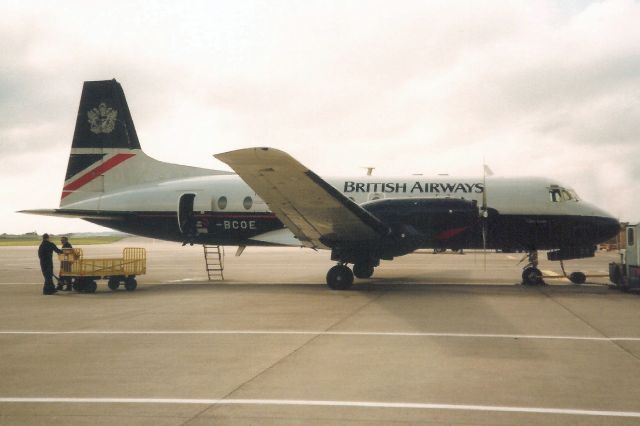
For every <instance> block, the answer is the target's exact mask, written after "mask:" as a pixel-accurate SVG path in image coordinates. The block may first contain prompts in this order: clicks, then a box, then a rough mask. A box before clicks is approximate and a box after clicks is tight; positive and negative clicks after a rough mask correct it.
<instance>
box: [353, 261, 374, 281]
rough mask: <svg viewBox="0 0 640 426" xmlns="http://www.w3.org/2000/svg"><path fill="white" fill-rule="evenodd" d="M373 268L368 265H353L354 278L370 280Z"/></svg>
mask: <svg viewBox="0 0 640 426" xmlns="http://www.w3.org/2000/svg"><path fill="white" fill-rule="evenodd" d="M373 271H374V268H373V266H372V265H369V264H368V263H354V265H353V275H355V276H356V278H371V277H372V276H373Z"/></svg>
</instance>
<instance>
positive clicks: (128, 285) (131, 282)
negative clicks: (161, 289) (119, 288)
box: [124, 277, 138, 291]
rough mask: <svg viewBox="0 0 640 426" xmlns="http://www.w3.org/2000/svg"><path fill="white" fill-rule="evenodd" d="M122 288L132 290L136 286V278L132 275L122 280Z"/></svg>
mask: <svg viewBox="0 0 640 426" xmlns="http://www.w3.org/2000/svg"><path fill="white" fill-rule="evenodd" d="M124 288H125V289H126V290H127V291H134V290H135V289H136V288H138V281H136V279H135V278H133V277H128V278H127V279H126V280H125V281H124Z"/></svg>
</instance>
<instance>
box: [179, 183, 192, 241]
mask: <svg viewBox="0 0 640 426" xmlns="http://www.w3.org/2000/svg"><path fill="white" fill-rule="evenodd" d="M195 200H196V194H194V193H187V194H182V195H181V196H180V200H179V202H178V227H179V228H180V232H181V233H182V234H183V235H185V234H188V233H189V232H190V231H192V230H193V228H195V221H196V219H195V212H194V210H193V208H194V204H195Z"/></svg>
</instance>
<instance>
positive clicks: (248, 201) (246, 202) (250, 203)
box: [242, 197, 253, 210]
mask: <svg viewBox="0 0 640 426" xmlns="http://www.w3.org/2000/svg"><path fill="white" fill-rule="evenodd" d="M242 205H243V206H244V208H245V210H249V209H250V208H251V207H252V206H253V200H252V199H251V197H245V198H244V201H243V202H242Z"/></svg>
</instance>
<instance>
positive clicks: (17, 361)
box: [0, 238, 640, 425]
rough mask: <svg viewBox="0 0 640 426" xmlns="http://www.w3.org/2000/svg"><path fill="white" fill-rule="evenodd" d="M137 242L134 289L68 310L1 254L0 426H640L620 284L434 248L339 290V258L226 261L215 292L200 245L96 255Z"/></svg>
mask: <svg viewBox="0 0 640 426" xmlns="http://www.w3.org/2000/svg"><path fill="white" fill-rule="evenodd" d="M125 246H141V247H145V248H146V249H147V255H148V273H147V274H146V275H144V276H140V277H139V278H138V283H139V285H138V289H137V290H136V291H135V292H127V291H124V290H118V291H115V292H112V291H110V290H109V289H108V288H107V286H106V283H105V282H104V281H101V282H99V285H98V292H96V293H95V294H81V293H75V292H73V293H66V292H60V293H58V294H56V295H54V296H42V295H41V287H42V281H43V280H42V276H41V274H40V271H39V266H38V261H37V254H36V248H35V247H2V248H0V319H1V322H0V377H1V378H2V379H1V380H0V424H20V425H25V424H65V425H67V424H114V423H118V424H132V425H138V424H160V425H164V424H166V425H182V424H187V425H201V424H202V425H204V424H274V425H282V424H285V425H286V424H491V425H496V424H499V425H503V424H505V425H506V424H560V423H562V424H584V425H600V424H615V425H619V424H625V425H626V424H629V425H631V424H640V297H639V296H638V295H636V294H625V293H620V292H618V291H616V290H612V289H610V288H609V287H608V286H607V284H608V281H607V279H606V278H590V279H589V280H588V284H586V285H582V286H576V285H573V284H570V283H568V281H567V280H566V279H563V280H547V282H548V284H549V285H546V286H540V287H523V286H521V285H519V284H518V282H519V281H520V273H521V268H522V265H518V264H517V262H518V260H520V258H521V257H522V254H505V253H491V254H488V255H487V262H486V265H487V266H486V271H485V270H484V261H483V256H482V254H481V253H466V254H464V255H455V254H438V255H434V254H431V253H429V252H419V253H416V254H412V255H409V256H405V257H402V258H399V259H397V260H395V261H393V262H383V263H382V265H381V266H380V267H379V268H377V269H376V273H375V275H374V278H372V279H369V280H356V284H355V285H354V288H353V289H352V290H351V291H344V292H340V291H331V290H329V289H328V288H327V287H326V285H325V284H324V279H325V274H326V272H327V270H328V269H329V267H331V266H332V263H331V262H330V261H329V255H328V252H314V251H311V250H302V249H268V248H251V247H249V248H247V249H246V251H245V253H244V254H243V255H242V256H241V257H234V256H233V250H230V249H227V256H226V259H225V260H226V267H225V278H226V279H225V281H224V282H211V283H210V282H207V277H206V271H205V268H204V261H203V255H202V247H181V246H180V245H179V244H177V243H166V242H159V241H154V240H146V239H137V238H132V239H127V240H124V241H123V242H120V243H116V244H109V245H104V246H86V247H83V248H84V251H85V256H86V257H102V256H118V255H119V254H120V253H121V250H122V248H123V247H125ZM541 258H543V256H542V255H541ZM614 259H616V255H615V254H612V253H611V254H609V253H598V255H597V256H596V257H595V258H593V259H585V260H580V261H572V262H568V264H567V269H568V272H569V271H573V270H581V271H584V272H586V273H587V274H588V275H589V274H591V275H593V274H596V275H597V274H603V273H606V270H607V264H608V262H610V261H612V260H614ZM541 269H543V270H544V271H548V272H547V273H559V272H560V271H559V268H558V265H557V264H555V263H551V262H546V261H542V264H541ZM56 271H57V268H56Z"/></svg>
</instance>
